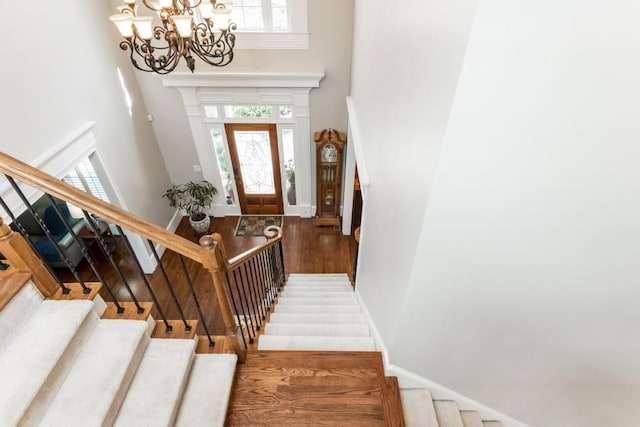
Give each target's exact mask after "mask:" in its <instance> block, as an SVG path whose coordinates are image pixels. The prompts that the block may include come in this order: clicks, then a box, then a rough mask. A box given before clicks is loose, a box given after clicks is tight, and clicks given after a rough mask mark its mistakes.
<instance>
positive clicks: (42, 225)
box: [5, 175, 91, 294]
mask: <svg viewBox="0 0 640 427" xmlns="http://www.w3.org/2000/svg"><path fill="white" fill-rule="evenodd" d="M5 177H6V178H7V180H8V181H9V183H10V184H11V186H12V187H13V189H14V191H15V192H16V194H18V196H19V197H20V200H22V203H24V205H25V206H26V207H27V210H28V211H29V213H30V214H31V215H33V218H34V219H35V220H36V221H37V222H38V225H39V226H40V228H41V229H42V231H44V234H45V235H46V236H47V238H48V239H49V241H50V242H51V244H52V245H53V247H54V248H55V250H56V252H57V253H58V256H60V259H61V260H63V261H64V263H65V264H66V265H67V267H68V268H69V271H71V274H73V277H75V279H76V281H77V282H78V283H79V284H80V286H82V291H83V292H85V290H86V289H88V288H87V285H85V283H84V281H83V280H82V278H81V277H80V274H79V273H78V270H77V269H76V268H75V266H74V265H73V263H72V262H71V260H70V259H69V257H67V254H65V253H64V251H63V250H62V248H61V247H60V245H58V242H57V241H56V239H55V237H53V234H51V231H50V230H49V227H47V225H46V224H45V223H44V221H43V219H42V218H41V217H40V215H38V212H36V210H35V209H34V208H33V205H32V204H31V203H29V200H27V198H26V197H25V195H24V193H23V192H22V190H20V187H18V184H16V181H15V180H14V179H13V178H12V177H10V176H8V175H5ZM63 221H64V220H63ZM62 292H63V293H66V294H68V293H69V292H70V289H69V288H67V287H65V288H64V289H63V290H62ZM89 292H91V291H89Z"/></svg>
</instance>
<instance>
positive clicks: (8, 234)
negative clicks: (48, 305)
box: [0, 218, 60, 297]
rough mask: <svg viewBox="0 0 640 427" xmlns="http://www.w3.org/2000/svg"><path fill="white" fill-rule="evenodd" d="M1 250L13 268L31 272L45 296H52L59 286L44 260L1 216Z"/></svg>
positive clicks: (35, 282)
mask: <svg viewBox="0 0 640 427" xmlns="http://www.w3.org/2000/svg"><path fill="white" fill-rule="evenodd" d="M0 252H2V255H4V257H5V258H6V259H7V261H8V262H9V264H10V265H11V268H15V269H16V270H24V271H28V272H30V273H31V276H32V277H31V279H32V280H33V283H34V284H35V285H36V287H37V288H38V289H39V290H40V292H42V294H43V295H44V296H45V297H51V296H53V294H55V293H56V291H57V290H58V288H59V286H60V285H59V284H58V282H57V281H56V279H55V278H54V277H53V276H52V275H51V273H50V272H49V270H47V267H45V265H44V264H43V262H42V260H41V259H40V257H38V255H36V253H35V252H33V249H31V246H29V244H28V243H27V241H26V240H25V239H24V237H22V235H21V234H19V233H16V232H14V231H13V230H12V229H11V228H9V226H8V225H7V224H5V223H4V221H3V219H2V218H0Z"/></svg>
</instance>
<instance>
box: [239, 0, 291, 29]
mask: <svg viewBox="0 0 640 427" xmlns="http://www.w3.org/2000/svg"><path fill="white" fill-rule="evenodd" d="M231 21H232V22H235V23H236V24H237V25H238V31H266V32H272V31H289V28H290V27H291V25H290V14H289V10H288V7H287V0H234V2H233V4H232V6H231Z"/></svg>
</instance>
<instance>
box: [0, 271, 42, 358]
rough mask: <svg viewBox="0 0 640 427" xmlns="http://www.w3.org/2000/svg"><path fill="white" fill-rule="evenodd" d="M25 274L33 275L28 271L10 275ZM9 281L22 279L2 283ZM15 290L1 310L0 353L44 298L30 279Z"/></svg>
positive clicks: (28, 276) (22, 275) (3, 283)
mask: <svg viewBox="0 0 640 427" xmlns="http://www.w3.org/2000/svg"><path fill="white" fill-rule="evenodd" d="M24 274H27V276H26V277H27V279H29V278H30V277H31V275H30V274H28V273H22V274H13V275H12V276H10V277H13V278H15V277H16V276H18V277H24ZM7 283H21V280H19V281H18V282H13V281H9V282H7V281H3V282H2V283H0V285H5V284H7ZM12 291H13V289H12ZM15 291H16V292H15V293H14V292H12V293H11V298H10V299H9V298H8V299H7V301H6V303H5V305H4V308H3V309H2V310H1V311H0V353H1V352H2V351H3V350H4V349H5V348H7V346H8V345H9V343H10V342H11V341H12V340H13V339H14V338H15V337H16V335H18V333H19V332H20V331H21V330H22V328H23V327H24V326H25V325H26V324H27V322H28V321H29V319H30V318H31V316H33V313H35V312H36V310H37V309H38V306H40V303H42V300H43V297H42V295H41V294H40V292H38V290H37V289H36V287H35V286H34V285H33V283H32V282H31V281H30V280H29V281H28V283H26V284H24V283H23V284H22V285H20V289H16V290H15Z"/></svg>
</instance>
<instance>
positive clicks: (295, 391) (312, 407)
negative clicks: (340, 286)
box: [226, 351, 404, 426]
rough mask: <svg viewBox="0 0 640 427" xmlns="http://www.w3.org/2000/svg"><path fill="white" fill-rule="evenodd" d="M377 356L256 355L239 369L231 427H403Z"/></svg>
mask: <svg viewBox="0 0 640 427" xmlns="http://www.w3.org/2000/svg"><path fill="white" fill-rule="evenodd" d="M398 396H399V395H398V393H397V383H396V382H395V378H388V377H385V376H384V369H383V365H382V358H381V355H380V353H375V352H332V351H315V352H314V351H308V352H299V351H253V352H249V353H248V354H247V360H246V363H245V364H244V365H239V366H238V368H237V369H236V381H235V384H234V388H233V391H232V396H231V401H230V404H229V409H228V412H227V423H226V425H227V426H256V425H270V426H274V425H282V426H287V425H291V426H338V425H344V426H404V421H403V417H402V406H401V403H400V399H399V398H398Z"/></svg>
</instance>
